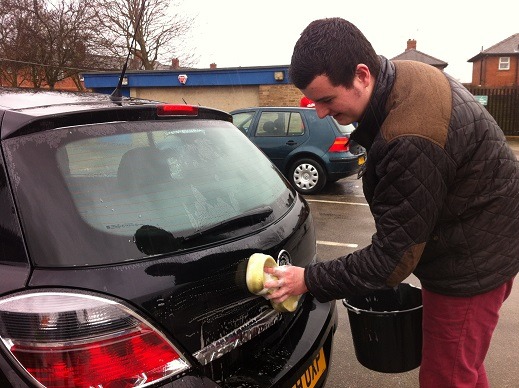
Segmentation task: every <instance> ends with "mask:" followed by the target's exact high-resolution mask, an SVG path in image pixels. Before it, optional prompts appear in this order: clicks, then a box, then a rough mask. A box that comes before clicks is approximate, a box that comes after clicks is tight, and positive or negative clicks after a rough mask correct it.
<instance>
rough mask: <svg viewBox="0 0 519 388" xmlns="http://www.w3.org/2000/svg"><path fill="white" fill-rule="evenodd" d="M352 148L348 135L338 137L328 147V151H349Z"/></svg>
mask: <svg viewBox="0 0 519 388" xmlns="http://www.w3.org/2000/svg"><path fill="white" fill-rule="evenodd" d="M349 150H350V139H349V138H348V137H337V138H335V141H334V142H333V144H332V145H331V147H330V148H329V149H328V152H347V151H349Z"/></svg>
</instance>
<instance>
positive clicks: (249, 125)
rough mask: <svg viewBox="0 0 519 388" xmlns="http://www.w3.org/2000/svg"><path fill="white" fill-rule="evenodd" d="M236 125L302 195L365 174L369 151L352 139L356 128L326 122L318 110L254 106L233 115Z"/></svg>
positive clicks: (326, 119)
mask: <svg viewBox="0 0 519 388" xmlns="http://www.w3.org/2000/svg"><path fill="white" fill-rule="evenodd" d="M230 113H231V115H232V117H233V123H234V125H235V126H236V127H238V129H240V130H241V131H242V132H243V133H244V134H245V135H246V136H247V137H248V138H249V139H250V140H251V141H252V142H253V143H254V144H255V145H256V146H257V147H258V148H260V149H261V150H262V151H263V152H264V153H265V155H267V157H268V158H269V159H270V160H271V161H272V162H273V163H274V165H275V166H276V167H277V168H278V169H279V170H280V171H281V172H282V173H283V174H284V175H285V177H286V178H287V179H288V180H289V181H290V183H291V184H292V185H293V187H294V188H295V189H296V190H297V191H298V192H300V193H301V194H317V193H318V192H320V191H321V190H322V188H323V187H324V186H325V185H326V183H327V182H335V181H338V180H339V179H342V178H346V177H348V176H351V175H353V174H356V173H357V172H358V171H359V168H360V166H361V165H362V164H364V162H365V157H366V150H365V149H364V148H363V147H361V146H360V145H359V144H357V143H355V142H354V141H353V140H351V139H350V133H351V132H353V130H354V129H355V127H354V126H353V125H347V126H343V125H340V124H339V123H338V122H337V121H336V120H335V119H334V118H332V117H330V116H326V117H325V118H323V119H320V118H319V117H318V116H317V113H316V111H315V109H313V108H299V107H253V108H246V109H237V110H234V111H232V112H230Z"/></svg>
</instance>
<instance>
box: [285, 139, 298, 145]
mask: <svg viewBox="0 0 519 388" xmlns="http://www.w3.org/2000/svg"><path fill="white" fill-rule="evenodd" d="M286 145H289V146H291V145H297V141H294V140H289V141H287V142H286Z"/></svg>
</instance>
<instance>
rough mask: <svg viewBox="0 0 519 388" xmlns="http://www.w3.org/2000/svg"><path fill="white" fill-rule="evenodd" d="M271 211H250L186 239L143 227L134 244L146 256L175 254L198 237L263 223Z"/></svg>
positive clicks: (264, 209)
mask: <svg viewBox="0 0 519 388" xmlns="http://www.w3.org/2000/svg"><path fill="white" fill-rule="evenodd" d="M272 211H273V210H272V208H271V207H269V206H263V207H259V208H256V209H252V210H249V211H248V212H246V213H243V214H240V215H238V216H235V217H232V218H229V219H227V220H225V221H222V222H219V223H217V224H213V225H210V226H208V227H206V228H202V229H199V230H197V231H196V232H195V233H193V234H192V235H189V236H186V237H175V236H173V234H172V233H170V232H168V231H167V230H164V229H161V228H158V227H156V226H153V225H143V226H141V227H140V228H139V229H137V231H136V232H135V235H134V242H135V244H136V245H137V248H138V249H139V251H141V252H143V253H145V254H147V255H156V254H162V253H168V252H175V251H178V250H180V249H185V248H186V247H185V246H184V244H185V243H188V242H191V241H193V240H196V239H198V238H200V237H204V236H208V235H210V234H212V233H215V232H220V231H223V230H228V229H231V228H232V229H235V228H238V227H241V226H247V225H254V224H256V223H258V222H261V221H264V220H265V219H267V218H268V216H270V215H271V214H272Z"/></svg>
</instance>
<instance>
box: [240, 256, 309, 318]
mask: <svg viewBox="0 0 519 388" xmlns="http://www.w3.org/2000/svg"><path fill="white" fill-rule="evenodd" d="M277 266H278V264H277V263H276V260H274V259H273V258H272V256H269V255H264V254H262V253H254V254H253V255H252V256H251V257H250V258H249V261H248V263H247V271H246V274H245V279H246V283H247V288H248V289H249V291H250V292H252V293H253V294H255V295H267V294H269V293H271V292H273V291H274V289H268V288H265V286H264V284H265V282H266V281H267V280H271V279H274V280H276V277H275V276H273V275H270V274H268V273H265V271H264V269H265V267H277ZM299 299H300V296H299V295H298V296H291V297H289V298H288V299H287V300H285V301H284V302H282V303H274V302H272V301H271V302H270V303H271V305H272V307H273V308H274V310H276V311H280V312H293V311H295V310H296V308H297V304H298V303H299Z"/></svg>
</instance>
